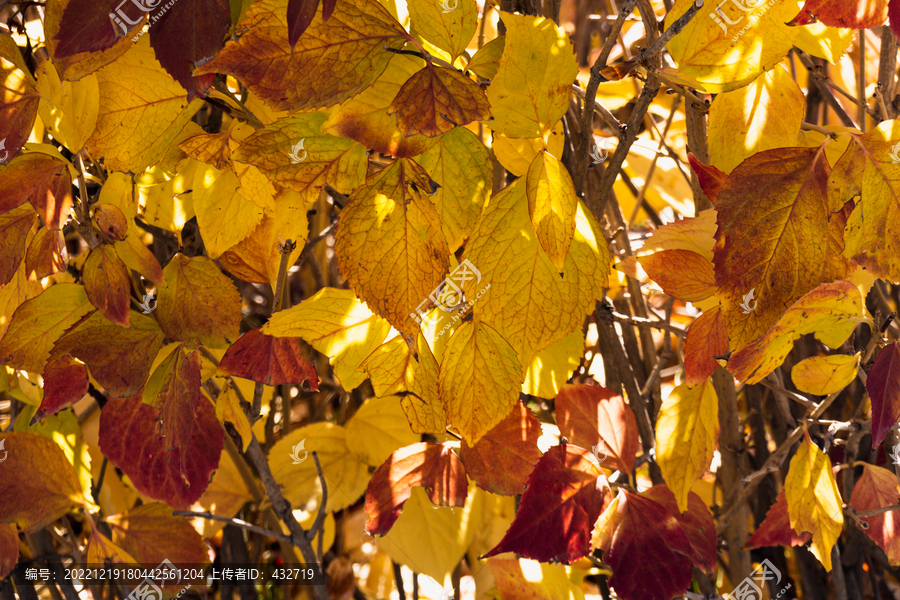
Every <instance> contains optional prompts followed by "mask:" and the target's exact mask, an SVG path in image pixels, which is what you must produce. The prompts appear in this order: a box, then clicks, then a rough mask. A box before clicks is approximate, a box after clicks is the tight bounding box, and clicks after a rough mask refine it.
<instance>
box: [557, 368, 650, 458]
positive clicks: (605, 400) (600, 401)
mask: <svg viewBox="0 0 900 600" xmlns="http://www.w3.org/2000/svg"><path fill="white" fill-rule="evenodd" d="M556 415H557V416H556V418H557V422H558V424H559V432H560V434H561V435H563V436H565V437H566V439H568V440H569V442H570V443H572V444H575V445H576V446H581V447H582V448H589V449H590V448H593V447H594V446H598V448H597V454H598V456H603V457H610V458H612V459H613V460H612V462H611V463H610V465H609V466H611V467H612V468H615V469H619V470H621V471H624V472H626V473H631V471H632V470H633V469H634V457H635V456H636V455H637V452H638V447H639V445H640V442H639V440H638V432H637V421H636V420H635V418H634V413H633V412H632V410H631V408H630V407H629V406H627V405H626V404H625V400H624V399H623V398H622V396H620V395H618V394H616V393H614V392H612V391H610V390H608V389H606V388H604V387H600V386H598V385H587V384H566V385H564V386H563V387H562V389H560V390H559V394H557V395H556Z"/></svg>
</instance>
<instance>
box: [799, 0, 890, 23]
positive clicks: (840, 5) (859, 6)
mask: <svg viewBox="0 0 900 600" xmlns="http://www.w3.org/2000/svg"><path fill="white" fill-rule="evenodd" d="M887 17H888V0H806V4H804V5H803V8H802V9H801V10H800V12H799V13H798V14H797V16H796V17H794V18H793V19H791V21H790V22H789V23H788V25H809V24H810V23H816V22H822V23H824V24H825V25H828V26H829V27H843V28H846V29H869V28H870V27H879V26H881V25H884V22H885V21H886V20H887Z"/></svg>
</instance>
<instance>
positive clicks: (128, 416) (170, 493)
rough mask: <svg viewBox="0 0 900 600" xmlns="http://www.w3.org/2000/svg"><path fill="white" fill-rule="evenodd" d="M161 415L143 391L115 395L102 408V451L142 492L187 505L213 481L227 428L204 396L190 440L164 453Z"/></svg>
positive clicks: (178, 505)
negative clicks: (159, 426)
mask: <svg viewBox="0 0 900 600" xmlns="http://www.w3.org/2000/svg"><path fill="white" fill-rule="evenodd" d="M158 418H159V412H158V411H157V410H156V409H155V408H153V407H152V406H148V405H146V404H144V403H142V402H141V397H140V396H134V397H132V398H122V399H111V400H110V401H109V402H108V403H107V404H106V406H104V407H103V410H102V411H101V412H100V450H102V451H103V456H105V457H107V458H108V459H109V461H110V462H111V463H112V464H114V465H115V466H117V467H119V468H120V469H121V470H122V471H123V472H124V473H125V474H126V475H128V477H129V479H131V482H132V483H133V484H134V487H135V489H137V490H138V491H139V492H141V493H142V494H146V495H147V496H149V497H151V498H153V499H155V500H160V501H162V502H165V503H166V504H168V505H169V506H171V507H172V508H173V509H175V510H187V509H189V508H190V506H191V505H192V504H193V503H194V502H196V501H197V499H198V498H200V496H201V495H203V492H204V490H206V487H207V486H208V485H209V479H210V476H211V475H212V473H213V471H215V470H216V467H217V466H218V464H219V456H220V455H221V454H222V448H223V447H224V444H225V432H224V431H223V430H222V425H220V424H219V422H218V421H217V420H216V416H215V413H214V409H213V406H212V405H211V404H210V402H209V401H208V400H207V399H205V398H201V401H200V402H199V403H198V404H197V412H196V414H195V418H196V424H195V427H194V434H193V436H192V437H191V442H190V444H189V445H188V446H187V448H176V449H174V450H172V451H171V452H166V451H165V449H164V443H165V442H164V441H163V440H162V438H159V437H157V422H156V420H157V419H158ZM182 464H183V468H182ZM182 473H183V475H182ZM157 564H158V563H157Z"/></svg>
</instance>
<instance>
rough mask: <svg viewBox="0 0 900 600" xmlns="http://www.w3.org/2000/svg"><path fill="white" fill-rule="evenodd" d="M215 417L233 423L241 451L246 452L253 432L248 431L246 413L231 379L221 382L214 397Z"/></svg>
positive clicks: (220, 420)
mask: <svg viewBox="0 0 900 600" xmlns="http://www.w3.org/2000/svg"><path fill="white" fill-rule="evenodd" d="M204 393H205V391H204ZM248 400H249V399H248ZM216 418H217V419H218V420H219V422H220V423H225V421H228V422H229V423H231V424H232V425H234V428H235V429H237V432H238V433H239V434H240V436H241V442H242V443H243V449H242V451H243V452H246V451H247V447H249V446H250V440H251V439H252V438H253V433H252V432H251V431H250V421H248V420H247V415H246V414H245V413H244V410H243V409H242V408H241V402H240V400H239V399H238V396H237V393H235V391H234V387H232V384H231V381H230V380H228V379H226V380H225V383H223V384H222V391H221V392H220V393H219V396H218V397H217V398H216Z"/></svg>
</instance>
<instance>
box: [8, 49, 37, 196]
mask: <svg viewBox="0 0 900 600" xmlns="http://www.w3.org/2000/svg"><path fill="white" fill-rule="evenodd" d="M0 81H2V82H3V90H2V93H0V123H3V135H4V137H3V139H2V140H0V151H2V153H0V158H2V159H3V160H4V161H5V160H7V159H9V158H12V157H14V156H16V154H17V153H18V152H19V150H21V148H22V145H23V144H25V142H27V141H28V136H29V134H30V133H31V128H32V126H33V125H34V119H35V117H36V116H37V111H38V103H39V102H40V94H39V93H38V91H37V89H36V88H35V81H34V77H32V75H31V71H29V70H28V67H27V66H26V65H25V61H24V60H23V58H22V54H21V52H20V51H19V47H18V46H17V45H16V42H15V41H14V40H13V38H12V36H10V35H9V34H6V33H4V34H2V35H0ZM0 204H2V201H0ZM0 212H2V211H0Z"/></svg>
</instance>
